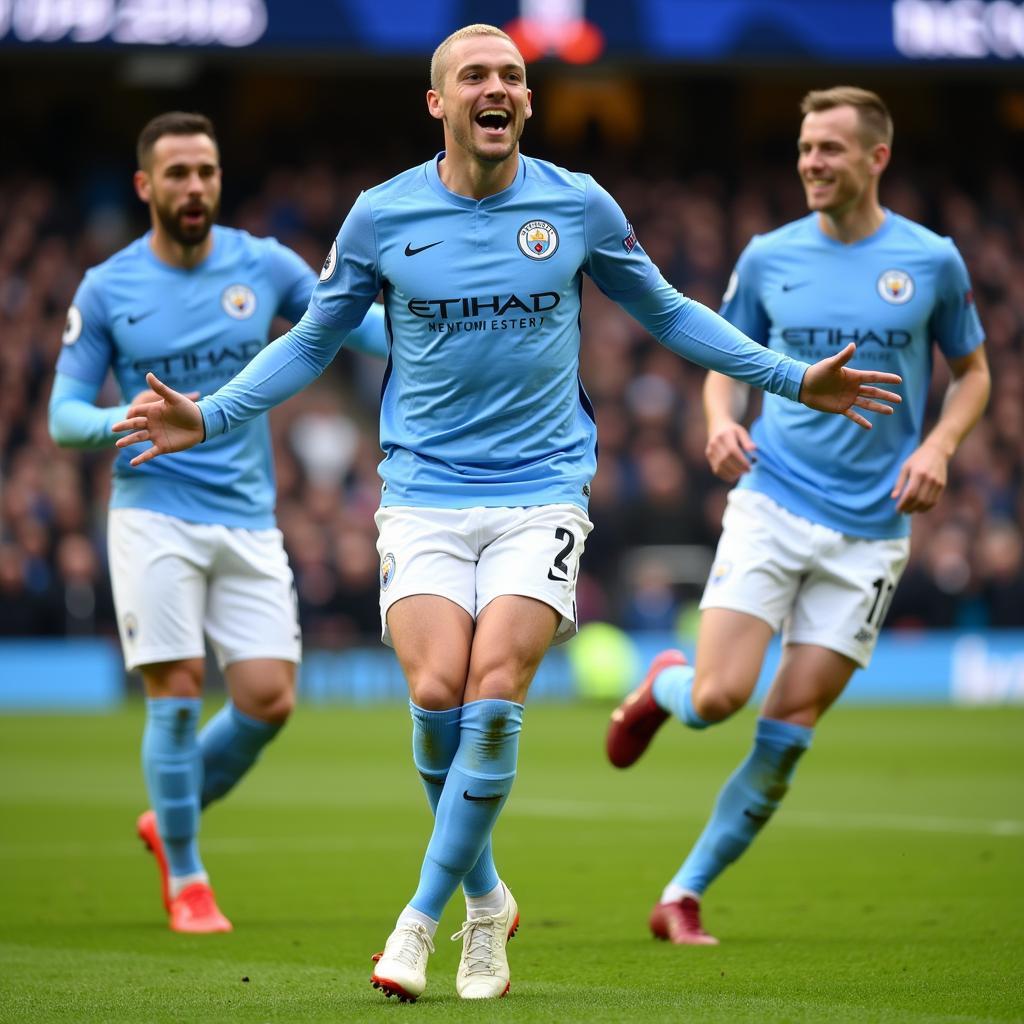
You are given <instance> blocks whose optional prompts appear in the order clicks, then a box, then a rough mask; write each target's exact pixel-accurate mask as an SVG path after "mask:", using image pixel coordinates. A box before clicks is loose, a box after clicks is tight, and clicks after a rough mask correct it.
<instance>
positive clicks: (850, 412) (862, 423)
mask: <svg viewBox="0 0 1024 1024" xmlns="http://www.w3.org/2000/svg"><path fill="white" fill-rule="evenodd" d="M889 412H892V409H890V410H889ZM843 415H844V416H845V417H846V418H847V419H848V420H853V422H854V423H856V424H857V426H858V427H863V428H864V429H865V430H870V429H871V422H870V421H869V420H866V419H865V418H864V417H863V416H861V414H860V413H859V412H857V410H856V409H855V408H854V407H853V406H852V405H851V406H850V408H849V409H847V410H846V411H845V412H844V413H843Z"/></svg>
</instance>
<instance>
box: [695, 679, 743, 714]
mask: <svg viewBox="0 0 1024 1024" xmlns="http://www.w3.org/2000/svg"><path fill="white" fill-rule="evenodd" d="M745 703H746V701H745V700H744V699H743V698H741V697H739V696H737V695H736V693H735V692H734V691H733V690H731V689H730V688H729V687H727V686H723V685H722V684H721V683H720V682H718V681H717V680H714V679H710V680H708V679H704V680H701V679H698V680H696V681H695V683H694V687H693V709H694V711H696V712H697V714H698V715H700V717H701V718H703V719H704V721H705V722H721V721H722V720H723V719H726V718H728V717H729V716H730V715H732V714H735V713H736V712H737V711H739V709H740V708H742V707H743V705H744V704H745Z"/></svg>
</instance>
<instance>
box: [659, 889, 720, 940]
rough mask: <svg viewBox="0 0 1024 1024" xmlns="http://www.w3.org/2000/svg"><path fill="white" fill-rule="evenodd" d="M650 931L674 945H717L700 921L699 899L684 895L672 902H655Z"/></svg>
mask: <svg viewBox="0 0 1024 1024" xmlns="http://www.w3.org/2000/svg"><path fill="white" fill-rule="evenodd" d="M650 926H651V932H652V934H653V935H654V937H655V938H656V939H664V940H666V941H667V942H671V943H672V944H673V945H674V946H717V945H718V939H716V938H715V937H714V935H708V933H707V932H706V931H704V927H703V925H701V923H700V900H697V899H694V897H693V896H684V897H683V898H682V899H681V900H675V901H674V902H672V903H655V905H654V909H653V910H652V911H651V919H650Z"/></svg>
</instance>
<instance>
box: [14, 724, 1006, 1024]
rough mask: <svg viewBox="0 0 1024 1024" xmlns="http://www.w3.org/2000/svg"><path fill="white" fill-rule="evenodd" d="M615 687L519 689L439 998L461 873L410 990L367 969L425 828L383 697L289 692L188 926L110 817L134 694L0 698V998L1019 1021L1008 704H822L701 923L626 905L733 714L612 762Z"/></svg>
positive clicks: (205, 1006) (682, 824)
mask: <svg viewBox="0 0 1024 1024" xmlns="http://www.w3.org/2000/svg"><path fill="white" fill-rule="evenodd" d="M608 710H609V709H608V708H607V707H600V706H589V707H571V708H570V707H552V706H543V705H537V706H534V707H531V708H530V709H529V710H528V713H527V717H526V728H525V731H524V733H523V740H522V747H521V756H520V774H519V778H518V780H517V783H516V788H515V791H514V792H513V795H512V799H511V801H510V803H509V805H508V807H507V809H506V811H505V814H504V815H503V818H502V821H501V823H500V825H499V828H498V832H497V836H496V844H495V845H496V850H497V853H498V862H499V866H500V867H501V870H502V873H503V876H504V877H505V879H506V880H507V881H508V882H509V884H510V885H511V886H512V888H513V889H514V891H515V893H516V898H517V899H518V901H519V905H520V907H521V910H522V921H523V926H522V928H521V930H520V932H519V935H518V936H517V937H516V939H515V941H514V942H513V943H512V945H511V947H510V953H511V962H512V972H513V973H512V992H511V994H510V997H509V998H508V999H505V1000H502V1001H500V1002H495V1003H487V1004H476V1003H473V1004H462V1003H460V1001H459V1000H458V998H457V997H456V995H455V990H454V974H455V966H456V963H457V958H458V949H457V946H456V944H455V943H451V942H448V941H446V939H447V936H448V935H450V934H451V933H452V932H454V931H455V930H456V929H457V928H458V927H459V924H460V923H461V916H460V914H459V908H458V904H459V903H460V902H461V900H460V899H456V900H453V903H452V906H451V907H450V908H449V913H448V914H447V915H446V917H445V920H444V921H443V922H442V924H441V930H440V932H439V940H440V941H439V942H438V952H437V954H436V955H435V956H434V957H433V958H432V960H431V972H430V983H429V986H428V988H427V991H426V993H425V994H424V996H423V997H422V998H421V999H420V1001H419V1002H418V1003H417V1004H416V1005H415V1006H400V1005H398V1004H396V1003H395V1002H394V1001H391V1002H387V1001H385V1000H384V999H383V997H382V996H381V995H380V994H379V993H377V992H375V991H373V989H371V988H370V985H369V983H368V978H369V974H370V967H371V964H370V959H369V956H370V954H371V953H372V952H374V951H375V950H377V949H379V948H380V947H381V945H382V944H383V941H384V938H385V937H386V935H387V933H388V931H389V930H390V928H391V925H392V923H393V920H394V917H395V915H396V914H397V912H398V911H399V910H400V909H401V907H402V906H403V904H404V903H405V901H406V900H407V899H408V898H409V896H410V895H411V893H412V891H413V889H414V887H415V880H416V875H417V870H418V866H419V859H420V856H421V853H422V849H423V847H424V845H425V842H426V838H427V835H428V829H429V817H428V812H427V809H426V803H425V800H424V798H423V795H422V792H421V790H420V788H419V782H418V780H417V778H416V776H415V773H414V771H413V769H412V767H411V763H410V756H409V725H408V717H407V714H406V712H405V710H404V709H403V708H400V707H388V708H383V709H373V710H355V709H330V710H318V709H314V708H310V707H302V708H301V709H300V710H299V712H298V713H297V714H296V716H295V718H294V720H293V722H292V723H291V725H290V726H289V728H288V729H287V730H286V732H285V733H283V734H282V736H281V738H280V739H279V740H278V742H277V743H276V744H275V745H274V746H273V748H271V749H270V750H269V751H268V752H267V754H266V756H265V757H264V759H263V762H262V763H261V764H260V765H259V767H258V768H257V769H256V771H255V772H254V773H253V775H252V777H251V778H249V779H248V780H246V782H245V783H244V784H243V786H242V787H240V789H239V790H238V791H237V792H236V793H234V794H232V796H231V797H230V798H229V799H228V800H226V801H225V802H224V803H223V804H221V805H219V806H215V807H214V808H211V810H210V812H209V813H208V814H207V816H206V817H205V819H204V822H203V836H202V841H203V849H204V855H205V860H206V865H207V867H208V869H209V870H210V872H211V875H212V877H213V879H214V881H215V883H216V886H217V893H218V898H219V901H220V904H221V906H222V908H223V909H224V910H225V911H226V913H227V914H228V915H229V916H230V917H231V918H232V919H233V921H234V923H235V927H236V931H235V933H234V934H232V935H228V936H209V937H194V938H193V937H185V936H177V935H172V934H171V933H170V932H169V931H168V930H167V928H166V925H165V921H164V916H163V911H162V908H161V907H160V905H159V901H158V893H157V880H156V872H155V870H154V867H153V865H152V863H151V859H150V858H149V856H148V855H146V854H144V853H143V852H142V848H141V845H140V844H139V843H138V841H137V840H136V839H135V838H134V834H133V822H134V818H135V815H136V814H137V813H138V811H139V810H140V809H141V808H142V807H143V806H144V796H143V789H142V782H141V776H140V772H139V767H138V741H139V736H140V733H141V709H140V708H139V707H137V706H132V707H129V708H128V709H126V710H125V711H123V712H120V713H118V714H115V715H111V716H109V717H98V718H76V719H71V718H54V717H46V718H43V717H9V718H3V719H0V780H2V785H0V791H2V793H0V1021H5V1022H6V1021H31V1022H33V1024H36V1022H47V1021H62V1022H67V1021H74V1022H92V1021H131V1022H150V1021H153V1022H157V1021H159V1022H164V1021H166V1022H171V1021H173V1022H182V1021H188V1022H193V1021H196V1022H198V1021H211V1022H213V1021H218V1022H219V1021H227V1020H230V1021H233V1022H234V1021H239V1022H249V1021H253V1022H259V1021H274V1022H277V1021H302V1022H307V1021H308V1022H313V1021H331V1022H335V1024H337V1022H344V1021H377V1020H389V1021H394V1020H396V1019H397V1018H398V1017H401V1018H402V1019H403V1020H407V1019H410V1020H411V1019H412V1018H414V1017H415V1018H416V1019H417V1020H423V1021H433V1020H446V1021H447V1020H460V1021H461V1020H485V1021H489V1020H508V1021H515V1022H517V1024H519V1022H523V1021H552V1022H561V1021H642V1022H644V1024H647V1022H653V1021H678V1020H694V1021H700V1022H702V1024H703V1022H716V1021H728V1022H743V1021H750V1022H755V1021H756V1022H763V1021H836V1022H840V1021H841V1022H860V1021H871V1022H894V1024H895V1022H899V1024H903V1022H924V1021H929V1022H931V1021H1010V1020H1018V1021H1019V1020H1022V1019H1024V992H1022V980H1021V979H1022V977H1024V952H1022V951H1024V742H1022V740H1024V710H1022V709H1013V710H1009V709H997V710H979V711H956V710H951V709H909V708H907V709H859V708H839V709H837V710H836V711H834V712H833V713H832V714H831V715H830V717H829V718H828V719H827V720H826V721H825V723H824V724H823V725H822V727H821V728H820V729H819V734H818V736H817V738H816V741H815V745H814V747H813V749H812V750H811V752H810V753H809V754H808V755H807V757H806V758H805V760H804V762H803V763H802V764H801V766H800V769H799V772H798V777H797V782H796V784H795V786H794V788H793V792H792V793H791V795H790V797H789V799H788V801H787V804H786V806H785V807H784V808H783V810H782V811H780V813H779V814H778V816H777V817H776V820H775V821H774V822H773V823H772V824H771V826H770V827H769V828H768V829H766V830H765V832H764V833H763V834H762V836H761V837H760V838H759V840H758V842H757V844H756V845H755V847H754V848H753V849H752V850H751V851H750V853H749V854H748V855H747V857H746V858H745V859H744V860H743V861H742V862H741V863H740V864H739V865H737V866H736V867H734V868H733V869H731V870H730V871H729V872H727V873H726V874H725V875H724V876H723V877H722V878H721V879H720V881H719V882H718V884H717V885H716V886H715V887H714V888H713V889H712V890H711V892H710V894H709V896H708V898H707V899H706V901H705V919H706V924H707V926H708V927H709V929H710V930H711V931H713V932H714V933H715V934H717V935H718V936H719V937H720V938H721V939H722V945H721V946H720V947H718V948H716V949H680V948H672V947H669V946H667V945H665V944H663V943H655V942H654V941H653V940H652V939H651V938H650V937H649V936H648V934H647V930H646V917H647V913H648V910H649V907H650V904H651V903H652V901H653V900H654V898H655V897H656V896H657V895H658V893H659V892H660V890H661V887H662V885H663V884H664V882H665V881H666V880H667V879H668V878H669V876H671V874H672V873H673V872H674V870H675V868H676V866H677V865H678V863H679V861H680V860H681V858H682V856H683V855H684V853H685V852H686V849H687V848H688V845H689V843H690V842H691V841H692V839H693V838H694V837H695V835H696V833H697V831H698V830H699V828H700V826H701V824H702V823H703V820H704V818H705V815H706V814H707V811H708V808H709V806H710V803H711V801H712V799H713V797H714V794H715V792H716V791H717V789H718V787H719V786H720V784H721V782H722V781H723V779H724V778H725V776H726V774H727V773H728V772H729V771H730V770H731V769H732V768H733V766H734V765H735V764H736V762H737V761H738V760H739V758H740V757H742V755H743V753H744V751H745V749H746V746H747V744H748V741H749V737H750V733H751V727H752V717H750V716H749V715H748V716H746V717H743V718H741V719H739V720H737V721H734V722H731V723H729V724H727V725H725V726H723V727H722V728H720V729H717V730H710V731H709V732H708V733H705V734H693V733H688V732H685V731H684V730H683V729H681V728H677V727H673V726H672V725H669V726H668V727H666V729H665V731H664V733H663V734H662V735H661V736H659V738H658V742H657V743H656V744H655V745H654V747H653V748H652V750H651V752H650V753H649V754H648V755H647V757H646V758H645V759H644V760H643V761H642V762H641V763H640V764H639V765H638V766H636V767H635V768H633V769H630V770H629V771H627V772H616V771H614V770H613V769H611V768H609V767H607V766H606V765H605V763H604V761H603V754H602V744H603V736H604V727H605V722H606V720H607V714H608Z"/></svg>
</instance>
